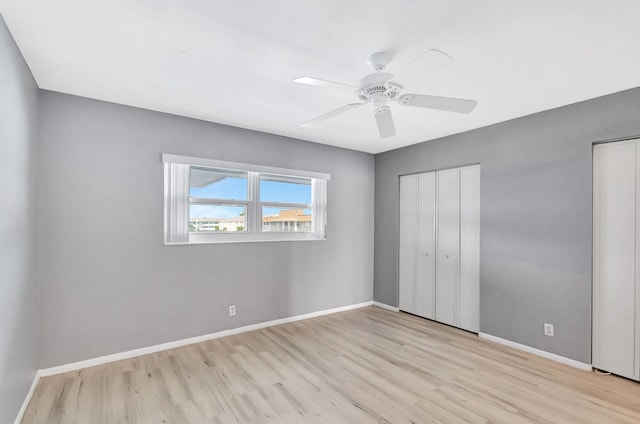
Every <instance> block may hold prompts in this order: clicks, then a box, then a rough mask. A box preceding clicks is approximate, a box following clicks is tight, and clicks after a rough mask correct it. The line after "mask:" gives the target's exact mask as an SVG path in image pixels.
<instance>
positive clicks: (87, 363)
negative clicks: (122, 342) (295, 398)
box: [38, 301, 373, 377]
mask: <svg viewBox="0 0 640 424" xmlns="http://www.w3.org/2000/svg"><path fill="white" fill-rule="evenodd" d="M371 305H373V302H372V301H369V302H362V303H356V304H353V305H347V306H341V307H338V308H332V309H325V310H322V311H317V312H311V313H308V314H303V315H295V316H292V317H287V318H281V319H276V320H273V321H266V322H261V323H258V324H252V325H247V326H244V327H239V328H232V329H229V330H222V331H218V332H217V333H211V334H206V335H204V336H196V337H190V338H188V339H182V340H176V341H173V342H168V343H162V344H158V345H154V346H148V347H142V348H139V349H133V350H128V351H126V352H120V353H114V354H111V355H105V356H100V357H98V358H92V359H86V360H84V361H78V362H72V363H70V364H65V365H59V366H57V367H51V368H44V369H41V370H39V371H38V372H39V376H41V377H47V376H50V375H55V374H62V373H65V372H70V371H77V370H80V369H83V368H89V367H94V366H96V365H102V364H107V363H109V362H115V361H121V360H123V359H129V358H135V357H136V356H142V355H147V354H149V353H156V352H161V351H163V350H169V349H175V348H177V347H181V346H187V345H191V344H195V343H200V342H204V341H207V340H213V339H218V338H220V337H226V336H231V335H234V334H240V333H246V332H247V331H254V330H260V329H262V328H267V327H272V326H274V325H280V324H286V323H289V322H295V321H301V320H303V319H309V318H315V317H319V316H322V315H330V314H335V313H336V312H343V311H348V310H351V309H357V308H363V307H365V306H371Z"/></svg>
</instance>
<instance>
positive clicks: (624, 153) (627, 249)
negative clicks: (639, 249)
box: [593, 142, 639, 379]
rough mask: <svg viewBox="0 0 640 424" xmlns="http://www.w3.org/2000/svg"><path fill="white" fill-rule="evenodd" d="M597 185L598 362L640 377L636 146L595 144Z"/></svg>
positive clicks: (605, 367)
mask: <svg viewBox="0 0 640 424" xmlns="http://www.w3.org/2000/svg"><path fill="white" fill-rule="evenodd" d="M593 182H594V210H593V221H594V234H593V235H594V269H593V281H594V328H593V337H594V343H593V350H594V352H593V364H594V366H595V367H596V368H600V369H603V370H606V371H610V372H613V373H615V374H619V375H622V376H625V377H629V378H634V379H638V368H639V364H638V360H637V356H638V352H637V350H636V344H637V343H636V324H635V321H636V317H635V314H636V300H635V299H636V281H635V278H636V276H635V266H636V262H635V260H636V258H635V255H636V253H635V251H636V228H635V223H636V216H635V215H636V144H635V143H629V142H621V143H611V144H605V145H600V146H595V147H594V174H593Z"/></svg>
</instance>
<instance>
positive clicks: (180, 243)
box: [164, 237, 327, 246]
mask: <svg viewBox="0 0 640 424" xmlns="http://www.w3.org/2000/svg"><path fill="white" fill-rule="evenodd" d="M326 240H327V238H326V237H324V238H308V237H307V238H289V239H282V238H274V239H250V240H247V239H244V240H193V241H178V242H171V241H165V242H164V245H165V246H188V245H192V244H228V243H274V242H282V241H326Z"/></svg>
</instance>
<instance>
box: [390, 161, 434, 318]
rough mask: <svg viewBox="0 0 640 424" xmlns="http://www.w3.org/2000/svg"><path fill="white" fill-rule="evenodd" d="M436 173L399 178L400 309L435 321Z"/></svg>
mask: <svg viewBox="0 0 640 424" xmlns="http://www.w3.org/2000/svg"><path fill="white" fill-rule="evenodd" d="M434 222H435V173H433V172H427V173H424V174H417V175H405V176H402V177H400V234H399V235H400V241H399V243H400V246H399V258H398V266H399V275H398V278H399V292H400V294H399V297H400V298H399V305H398V306H399V308H400V309H401V310H403V311H406V312H410V313H412V314H416V315H420V316H422V317H425V318H431V319H433V318H434V306H435V305H434V290H435V286H434V284H435V283H434V278H435V226H434Z"/></svg>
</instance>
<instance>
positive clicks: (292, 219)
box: [262, 207, 311, 233]
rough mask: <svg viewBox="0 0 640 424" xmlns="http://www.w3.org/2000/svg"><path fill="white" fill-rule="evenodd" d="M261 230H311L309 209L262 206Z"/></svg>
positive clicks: (302, 231) (301, 231)
mask: <svg viewBox="0 0 640 424" xmlns="http://www.w3.org/2000/svg"><path fill="white" fill-rule="evenodd" d="M262 231H270V232H299V233H310V232H311V209H293V208H272V207H263V208H262Z"/></svg>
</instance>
